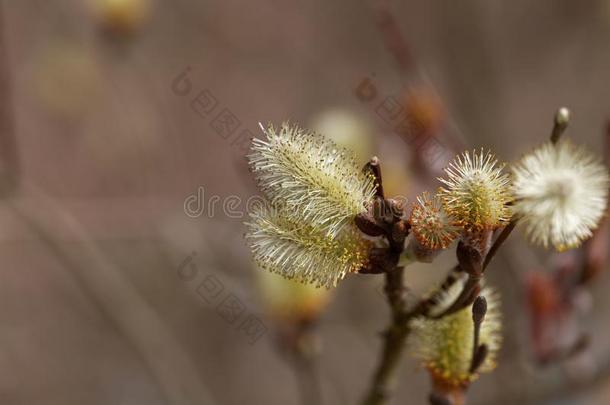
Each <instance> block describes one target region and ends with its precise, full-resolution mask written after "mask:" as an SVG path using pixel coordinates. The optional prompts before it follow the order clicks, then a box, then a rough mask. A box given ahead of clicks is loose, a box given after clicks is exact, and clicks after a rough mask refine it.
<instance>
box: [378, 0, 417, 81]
mask: <svg viewBox="0 0 610 405" xmlns="http://www.w3.org/2000/svg"><path fill="white" fill-rule="evenodd" d="M374 7H375V14H376V20H377V27H378V28H379V31H380V33H381V35H382V37H383V41H384V43H385V45H386V47H387V48H388V50H389V51H390V53H391V54H392V56H394V59H395V60H396V64H397V65H398V67H399V69H400V70H401V72H403V73H405V74H406V73H409V72H410V71H411V70H412V69H413V67H414V62H413V55H412V53H411V50H410V48H409V44H408V43H407V41H406V40H405V39H404V37H403V35H402V33H401V32H400V27H399V26H398V22H397V21H396V19H395V18H394V15H393V13H392V11H391V9H390V4H389V0H376V1H375V5H374Z"/></svg>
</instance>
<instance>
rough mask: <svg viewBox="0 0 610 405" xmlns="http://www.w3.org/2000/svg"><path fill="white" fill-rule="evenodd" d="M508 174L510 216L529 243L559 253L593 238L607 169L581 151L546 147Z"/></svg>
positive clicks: (566, 142)
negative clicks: (517, 219)
mask: <svg viewBox="0 0 610 405" xmlns="http://www.w3.org/2000/svg"><path fill="white" fill-rule="evenodd" d="M512 170H513V193H514V195H515V204H514V212H515V214H517V215H519V216H520V217H521V219H520V222H521V223H523V224H524V226H525V232H526V234H527V236H528V237H529V239H530V240H531V242H532V243H534V244H537V245H542V246H544V247H548V246H549V245H552V246H554V247H555V248H556V249H557V250H565V249H569V248H572V247H576V246H578V245H579V244H580V243H581V242H582V241H583V240H585V239H587V238H589V237H590V236H591V235H592V234H593V233H592V230H593V229H595V228H596V227H597V225H598V224H599V221H600V220H601V218H602V217H603V215H604V213H605V211H606V204H607V200H608V185H609V181H608V170H607V169H606V167H604V166H603V165H602V164H601V163H600V162H599V161H598V160H597V159H595V158H594V157H593V156H592V155H591V154H589V153H588V152H587V151H586V150H585V149H583V148H581V147H577V146H575V145H573V144H572V143H571V142H570V141H569V140H561V141H559V142H558V143H557V144H553V143H551V142H546V143H544V144H543V145H541V146H539V147H538V148H536V149H535V150H533V151H532V152H530V153H528V154H527V155H525V156H524V157H523V158H522V159H521V160H520V161H519V162H518V163H517V164H516V165H515V166H514V167H513V169H512Z"/></svg>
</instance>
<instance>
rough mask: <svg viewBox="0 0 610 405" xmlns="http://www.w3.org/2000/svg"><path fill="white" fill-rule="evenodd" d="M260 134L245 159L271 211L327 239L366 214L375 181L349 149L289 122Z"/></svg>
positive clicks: (270, 126)
mask: <svg viewBox="0 0 610 405" xmlns="http://www.w3.org/2000/svg"><path fill="white" fill-rule="evenodd" d="M261 128H262V127H261ZM263 130H264V133H265V137H266V139H254V140H253V141H252V153H251V154H250V155H249V156H248V158H249V161H250V166H251V168H252V171H253V172H254V175H255V178H256V180H257V182H258V185H259V187H260V188H261V191H263V193H264V194H265V195H266V196H267V198H269V200H270V202H271V204H272V205H273V206H274V207H277V208H278V209H280V210H283V211H285V215H287V216H289V217H291V218H292V219H293V220H295V221H303V222H305V223H307V224H308V225H311V226H315V227H316V228H318V229H322V230H324V231H325V232H326V233H327V234H328V235H330V236H335V235H337V234H338V233H339V232H340V231H341V229H342V228H343V227H344V226H345V225H346V224H348V223H349V222H350V220H352V219H353V217H355V216H356V215H358V214H360V213H362V212H364V211H365V210H366V207H367V205H368V204H370V202H371V200H372V198H373V195H374V193H375V182H374V179H373V178H372V176H371V175H367V174H364V173H363V172H362V170H361V168H360V167H359V165H358V164H357V163H356V161H355V159H354V156H353V154H352V153H351V152H350V151H348V150H346V149H344V148H341V147H339V146H337V145H336V144H335V143H334V142H332V141H330V140H329V139H327V138H325V137H323V136H321V135H319V134H315V133H313V132H311V131H308V130H304V129H301V128H299V127H298V126H295V125H290V124H288V123H283V124H282V126H281V127H280V128H279V129H276V128H274V127H273V126H272V125H269V127H268V128H266V129H263Z"/></svg>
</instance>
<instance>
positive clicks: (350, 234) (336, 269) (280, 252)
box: [246, 207, 370, 288]
mask: <svg viewBox="0 0 610 405" xmlns="http://www.w3.org/2000/svg"><path fill="white" fill-rule="evenodd" d="M250 219H251V221H250V222H249V223H247V224H246V225H247V226H248V228H249V231H248V233H247V234H246V239H247V241H248V243H249V245H250V249H251V250H252V252H253V255H254V260H255V261H256V263H257V264H258V266H259V267H261V268H263V269H265V270H269V271H271V272H274V273H278V274H281V275H282V276H284V277H286V278H289V279H295V280H297V281H301V282H305V283H311V284H315V285H317V286H319V287H320V286H324V287H327V288H330V287H334V286H336V285H337V282H338V281H339V280H341V279H342V278H343V277H344V276H345V275H346V274H347V273H351V272H355V271H358V270H359V269H360V268H361V267H362V266H363V265H365V264H366V262H367V258H368V252H369V248H370V243H369V242H368V241H366V240H364V239H363V238H362V237H361V236H360V234H359V233H358V231H357V230H356V229H355V227H354V226H353V225H349V226H345V227H343V228H342V230H341V231H340V232H339V233H338V234H337V235H335V236H334V237H331V236H329V235H328V234H327V233H326V232H324V231H323V230H321V229H320V228H318V227H316V226H312V225H310V224H306V223H302V222H295V221H293V220H292V219H291V218H289V217H287V216H286V215H284V211H278V210H274V209H267V208H264V207H255V209H254V210H253V211H252V212H251V213H250Z"/></svg>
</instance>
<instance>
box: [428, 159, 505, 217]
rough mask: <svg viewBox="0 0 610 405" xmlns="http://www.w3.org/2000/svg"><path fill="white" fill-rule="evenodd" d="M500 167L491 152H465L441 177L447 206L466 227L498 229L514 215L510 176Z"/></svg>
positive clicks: (443, 197) (440, 194) (444, 205)
mask: <svg viewBox="0 0 610 405" xmlns="http://www.w3.org/2000/svg"><path fill="white" fill-rule="evenodd" d="M502 168H503V166H497V160H496V159H495V158H494V156H493V155H492V154H491V153H484V152H483V150H481V151H480V152H479V153H477V152H476V151H473V152H472V153H469V152H464V153H463V154H462V155H461V156H458V157H456V159H455V160H454V161H453V162H452V163H451V164H449V167H447V168H446V169H445V173H446V178H439V180H440V182H441V183H443V185H444V186H443V187H441V188H440V189H439V196H440V198H441V199H442V201H443V207H444V208H445V211H446V212H447V214H449V215H450V216H451V217H452V218H453V219H454V220H455V222H456V223H457V224H459V225H461V226H463V227H464V228H466V229H495V228H497V227H499V226H502V225H505V224H506V223H507V222H508V221H509V220H510V217H511V213H510V209H509V208H508V206H507V203H508V202H509V201H510V200H511V199H512V197H511V195H510V185H509V177H508V175H506V174H504V173H503V172H502Z"/></svg>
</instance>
